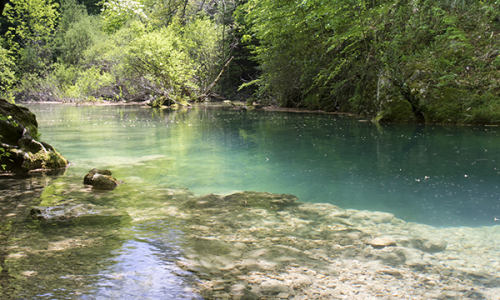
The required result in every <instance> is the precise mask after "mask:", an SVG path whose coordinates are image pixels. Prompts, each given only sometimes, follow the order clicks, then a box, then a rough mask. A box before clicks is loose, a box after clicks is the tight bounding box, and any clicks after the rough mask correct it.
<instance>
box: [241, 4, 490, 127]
mask: <svg viewBox="0 0 500 300" xmlns="http://www.w3.org/2000/svg"><path fill="white" fill-rule="evenodd" d="M498 8H499V4H497V3H496V2H495V1H490V0H488V1H480V2H477V1H469V0H464V1H451V0H440V1H439V0H419V1H414V0H399V1H394V0H373V1H365V0H354V1H352V0H336V1H322V0H312V1H299V0H294V1H284V0H278V1H270V0H264V1H257V0H249V1H248V3H246V4H245V5H243V6H242V7H240V9H239V10H238V16H239V17H238V20H240V23H241V24H240V28H242V32H243V33H244V34H243V35H242V37H243V40H244V41H248V40H254V41H255V42H254V43H253V44H252V46H250V47H251V50H252V51H253V55H254V57H255V59H256V60H257V62H258V63H259V68H260V71H261V72H262V74H261V76H260V78H258V79H257V80H255V83H256V84H258V85H259V90H258V93H260V94H259V95H260V96H265V95H267V96H271V97H273V98H274V99H276V100H277V101H278V103H279V104H280V105H283V106H299V107H308V108H311V109H318V108H321V109H325V110H341V111H350V112H355V113H358V114H361V115H366V116H372V117H373V116H375V115H379V116H385V117H387V118H392V120H398V121H402V120H406V119H408V117H407V116H408V110H407V108H408V107H409V106H408V105H406V104H404V103H403V102H406V103H407V104H409V105H410V107H411V110H412V113H413V115H414V118H413V120H415V121H424V120H425V121H427V122H447V123H463V122H479V121H478V120H483V122H494V120H495V119H496V117H494V116H493V115H492V114H486V113H485V112H486V110H485V109H481V110H480V111H481V112H479V111H478V113H477V114H474V110H475V109H476V107H474V106H473V107H472V108H470V111H469V113H466V112H465V111H464V109H467V108H468V107H469V106H467V103H468V102H469V101H470V99H472V98H473V97H472V96H470V95H485V94H486V93H489V95H492V97H486V98H484V99H485V100H484V101H486V102H488V103H490V104H489V106H488V107H489V108H491V109H493V108H495V109H496V107H497V106H496V104H495V103H496V102H497V101H498V100H495V99H497V98H498V97H499V96H498V95H500V86H499V82H500V76H499V75H498V68H499V65H500V63H499V62H500V59H498V57H499V56H498V50H497V49H499V48H500V39H499V35H498V30H499V29H500V18H499V15H500V13H499V9H498ZM246 85H248V84H246ZM441 95H446V96H441ZM464 95H465V96H464ZM471 97H472V98H471ZM479 97H483V96H479ZM401 101H403V102H401ZM394 103H398V104H397V105H396V106H394ZM396 107H399V108H401V109H399V108H396ZM402 108H404V109H402ZM477 109H479V108H477ZM396 111H400V112H403V113H402V114H403V115H404V116H403V115H401V116H398V114H395V113H394V112H396ZM464 115H470V116H477V117H466V118H464ZM480 115H481V117H480ZM390 116H393V117H390ZM488 118H490V119H488ZM486 120H489V121H486Z"/></svg>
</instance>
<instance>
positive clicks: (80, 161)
mask: <svg viewBox="0 0 500 300" xmlns="http://www.w3.org/2000/svg"><path fill="white" fill-rule="evenodd" d="M30 108H31V109H32V110H33V111H34V112H35V113H36V115H37V117H38V121H39V124H40V127H41V128H40V131H41V132H42V134H43V135H42V138H43V139H45V140H47V141H50V142H51V143H52V144H54V145H55V146H56V148H57V149H59V150H60V152H61V153H63V154H64V155H65V156H66V157H67V158H69V160H70V161H72V162H74V163H76V166H75V167H74V168H75V169H78V173H81V172H86V171H88V169H90V168H92V167H96V166H99V167H107V168H109V169H112V170H115V171H116V172H115V173H114V174H115V175H116V176H118V177H120V178H121V179H124V180H126V181H127V180H128V181H130V180H134V181H137V180H142V181H145V182H148V183H152V184H164V185H169V186H176V187H187V188H189V189H190V190H191V191H193V192H195V193H196V194H197V195H202V194H206V193H223V194H224V193H226V194H227V193H230V192H232V191H235V190H253V191H268V192H274V193H289V194H293V195H297V196H298V197H299V198H300V200H301V201H303V202H313V203H331V204H335V205H338V206H340V207H344V208H354V209H368V210H378V211H386V212H391V213H394V214H395V215H396V216H397V217H399V218H401V219H404V220H406V221H414V222H419V223H424V224H429V225H435V226H460V225H465V226H480V225H494V224H496V223H495V221H494V220H495V218H500V211H499V209H500V207H499V206H500V204H499V202H498V199H499V197H500V190H499V188H498V184H497V182H498V178H499V176H500V175H499V172H500V165H499V162H498V155H499V153H498V152H497V151H496V149H498V148H499V146H500V139H499V137H498V133H497V131H496V127H458V126H429V125H427V126H423V125H390V124H387V125H376V124H372V123H366V122H358V120H356V119H354V118H351V117H346V116H338V115H321V114H292V113H279V112H255V111H223V110H209V109H203V108H196V109H191V110H180V111H169V110H150V109H145V108H139V107H131V106H126V107H95V106H86V107H75V106H64V105H35V104H33V105H30ZM146 157H149V160H148V161H146V162H144V159H145V158H146ZM139 160H143V162H139Z"/></svg>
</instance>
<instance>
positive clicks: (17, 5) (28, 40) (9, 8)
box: [4, 0, 59, 50]
mask: <svg viewBox="0 0 500 300" xmlns="http://www.w3.org/2000/svg"><path fill="white" fill-rule="evenodd" d="M58 7H59V5H58V4H57V3H54V2H53V1H52V0H11V1H10V3H7V5H6V6H5V12H4V14H5V17H6V18H7V20H8V21H9V22H10V23H11V24H12V25H13V26H12V27H9V30H8V31H7V33H6V36H7V37H8V38H9V40H8V41H9V42H10V43H11V45H12V47H13V48H14V49H16V50H19V49H20V48H21V47H24V46H26V45H27V44H31V45H43V44H45V43H46V42H47V40H48V39H49V38H50V36H51V35H52V34H53V32H54V29H55V27H56V24H57V18H58V16H59V13H58V12H57V8H58Z"/></svg>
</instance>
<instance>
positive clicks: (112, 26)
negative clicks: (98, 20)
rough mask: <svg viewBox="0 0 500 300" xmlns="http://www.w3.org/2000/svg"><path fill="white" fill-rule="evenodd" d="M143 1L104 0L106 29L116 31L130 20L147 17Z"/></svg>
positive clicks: (103, 15) (103, 13)
mask: <svg viewBox="0 0 500 300" xmlns="http://www.w3.org/2000/svg"><path fill="white" fill-rule="evenodd" d="M143 7H144V5H143V4H142V3H141V2H138V1H133V0H106V1H104V11H103V12H102V17H103V20H104V30H105V31H106V32H109V33H113V32H116V31H117V30H118V29H120V28H122V27H123V26H124V25H125V24H126V23H127V22H128V21H130V20H134V19H139V20H145V19H147V17H146V14H145V13H144V10H143Z"/></svg>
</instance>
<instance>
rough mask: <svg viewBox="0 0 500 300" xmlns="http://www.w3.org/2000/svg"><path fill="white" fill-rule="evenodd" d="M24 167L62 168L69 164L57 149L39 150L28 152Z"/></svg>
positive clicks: (27, 168)
mask: <svg viewBox="0 0 500 300" xmlns="http://www.w3.org/2000/svg"><path fill="white" fill-rule="evenodd" d="M26 155H27V157H26ZM26 155H25V160H24V162H23V164H22V168H23V169H24V170H26V171H30V170H36V169H50V170H54V169H60V168H65V167H66V166H67V165H68V161H67V160H66V159H65V158H64V157H63V156H62V155H61V154H59V152H57V151H55V150H54V151H53V152H51V151H45V150H42V151H39V152H37V153H34V154H33V153H29V152H27V153H26Z"/></svg>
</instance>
